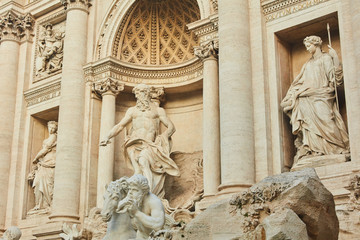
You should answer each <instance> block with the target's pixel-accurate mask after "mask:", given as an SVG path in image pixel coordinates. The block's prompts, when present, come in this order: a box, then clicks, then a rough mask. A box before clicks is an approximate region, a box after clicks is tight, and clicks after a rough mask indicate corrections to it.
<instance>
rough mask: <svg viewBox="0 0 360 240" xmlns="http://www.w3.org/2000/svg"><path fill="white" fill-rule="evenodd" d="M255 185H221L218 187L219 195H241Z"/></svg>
mask: <svg viewBox="0 0 360 240" xmlns="http://www.w3.org/2000/svg"><path fill="white" fill-rule="evenodd" d="M254 184H255V183H245V184H239V183H229V184H221V185H220V186H219V187H218V190H219V193H218V194H217V195H218V196H219V195H225V196H228V197H231V196H232V195H233V194H234V193H239V192H242V191H244V190H246V189H248V188H249V187H251V186H252V185H254Z"/></svg>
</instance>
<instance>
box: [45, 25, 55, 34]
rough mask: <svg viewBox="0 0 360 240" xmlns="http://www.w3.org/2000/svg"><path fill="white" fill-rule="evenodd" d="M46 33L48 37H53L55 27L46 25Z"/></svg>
mask: <svg viewBox="0 0 360 240" xmlns="http://www.w3.org/2000/svg"><path fill="white" fill-rule="evenodd" d="M44 28H45V32H46V34H47V35H51V34H52V32H53V25H52V24H51V23H47V24H45V25H44Z"/></svg>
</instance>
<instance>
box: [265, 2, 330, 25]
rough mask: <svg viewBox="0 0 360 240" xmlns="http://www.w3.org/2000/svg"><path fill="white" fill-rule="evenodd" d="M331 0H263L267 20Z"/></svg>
mask: <svg viewBox="0 0 360 240" xmlns="http://www.w3.org/2000/svg"><path fill="white" fill-rule="evenodd" d="M327 1H329V0H262V1H261V5H262V8H263V13H264V15H265V20H266V22H270V21H272V20H275V19H278V18H281V17H284V16H287V15H289V14H292V13H295V12H298V11H301V10H304V9H307V8H309V7H312V6H315V5H318V4H320V3H323V2H327Z"/></svg>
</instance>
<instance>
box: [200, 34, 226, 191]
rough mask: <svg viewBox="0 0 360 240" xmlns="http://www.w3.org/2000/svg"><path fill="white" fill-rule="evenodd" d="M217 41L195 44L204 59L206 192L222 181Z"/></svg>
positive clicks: (215, 188) (216, 186)
mask: <svg viewBox="0 0 360 240" xmlns="http://www.w3.org/2000/svg"><path fill="white" fill-rule="evenodd" d="M218 47H219V46H218V41H209V42H207V43H206V44H203V45H201V46H200V47H196V48H195V51H194V52H195V55H196V56H198V57H199V58H201V59H202V60H203V63H204V75H203V159H204V162H203V166H204V168H203V171H204V173H203V178H204V196H205V197H206V196H211V195H215V194H216V193H217V192H218V187H219V185H220V142H219V139H220V115H219V68H218V60H217V57H218V56H217V52H218V49H219V48H218Z"/></svg>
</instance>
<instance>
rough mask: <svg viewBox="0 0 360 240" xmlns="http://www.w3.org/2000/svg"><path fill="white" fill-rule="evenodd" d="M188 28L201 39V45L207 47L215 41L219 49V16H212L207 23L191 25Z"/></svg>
mask: <svg viewBox="0 0 360 240" xmlns="http://www.w3.org/2000/svg"><path fill="white" fill-rule="evenodd" d="M188 27H189V30H191V31H193V32H194V33H195V35H196V36H198V37H199V40H200V45H206V44H207V43H209V42H211V41H215V45H216V46H217V48H218V45H219V43H218V39H219V34H218V27H219V17H218V15H217V14H216V15H212V16H210V17H209V18H208V19H207V21H206V22H202V23H200V24H197V23H193V24H189V25H188ZM194 50H195V49H194Z"/></svg>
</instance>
